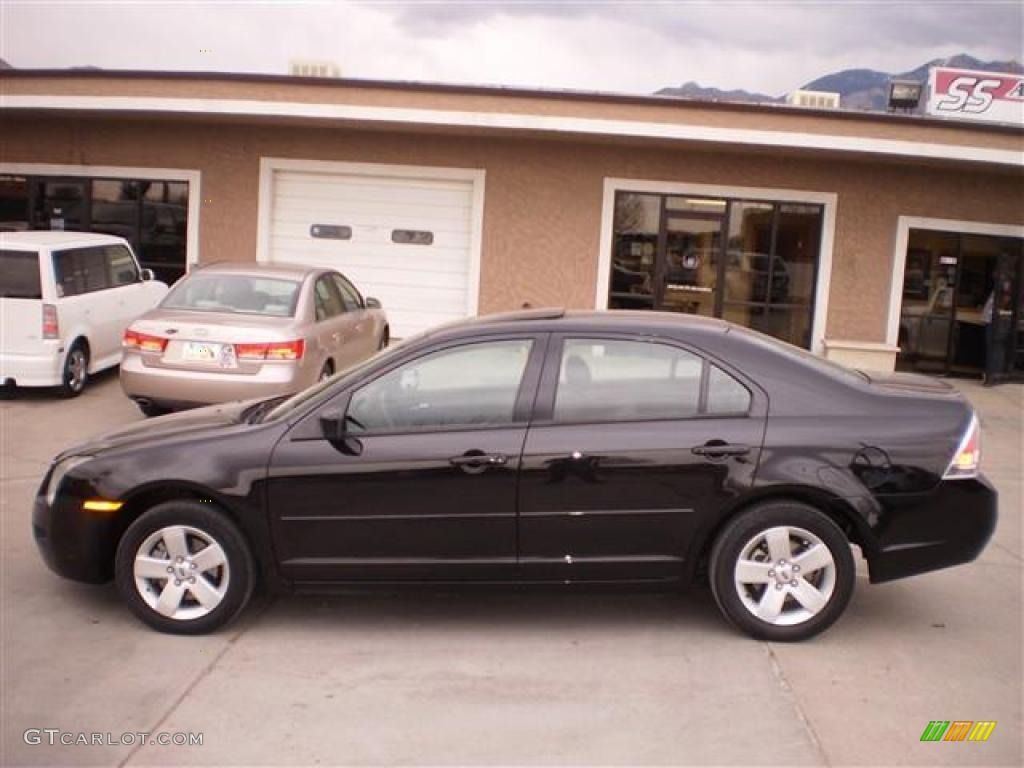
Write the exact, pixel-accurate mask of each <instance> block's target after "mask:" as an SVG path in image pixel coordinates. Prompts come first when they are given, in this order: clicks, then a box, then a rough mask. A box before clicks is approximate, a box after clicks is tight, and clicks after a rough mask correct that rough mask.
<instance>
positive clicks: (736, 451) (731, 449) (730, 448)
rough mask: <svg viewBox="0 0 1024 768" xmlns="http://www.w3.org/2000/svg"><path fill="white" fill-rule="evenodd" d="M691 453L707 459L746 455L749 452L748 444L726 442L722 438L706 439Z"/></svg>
mask: <svg viewBox="0 0 1024 768" xmlns="http://www.w3.org/2000/svg"><path fill="white" fill-rule="evenodd" d="M693 453H695V454H696V455H697V456H706V457H707V458H709V459H724V458H725V457H726V456H746V455H747V454H748V453H750V446H749V445H740V444H738V443H727V442H725V441H724V440H708V441H707V442H706V443H704V445H698V446H697V447H696V448H694V449H693Z"/></svg>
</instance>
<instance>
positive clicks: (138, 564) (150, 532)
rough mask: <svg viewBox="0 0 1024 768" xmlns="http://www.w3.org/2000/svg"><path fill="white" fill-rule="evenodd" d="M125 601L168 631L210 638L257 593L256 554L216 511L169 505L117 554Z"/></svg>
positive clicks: (148, 516)
mask: <svg viewBox="0 0 1024 768" xmlns="http://www.w3.org/2000/svg"><path fill="white" fill-rule="evenodd" d="M115 577H116V579H117V587H118V590H119V591H120V592H121V596H122V598H123V599H124V600H125V602H127V603H128V606H129V607H130V608H131V609H132V611H133V612H134V613H135V614H136V615H137V616H138V617H139V618H140V619H142V620H143V621H144V622H146V623H147V624H149V625H150V626H151V627H154V628H155V629H159V630H160V631H162V632H171V633H175V634H187V635H194V634H202V633H204V632H211V631H213V630H215V629H217V628H219V627H221V626H223V625H224V624H227V623H228V622H229V621H231V620H232V619H233V618H234V617H235V616H236V615H238V613H239V612H240V611H241V610H242V609H243V608H244V607H245V605H246V603H247V602H248V601H249V596H250V595H251V594H252V588H253V582H254V578H255V577H254V568H253V562H252V555H251V554H250V552H249V547H248V546H247V545H246V543H245V539H244V538H243V537H242V534H241V533H240V532H239V530H238V528H237V527H235V525H234V524H233V523H232V522H231V521H230V520H229V519H228V518H226V517H225V516H224V514H223V513H221V512H220V511H219V510H217V509H216V508H215V507H213V506H212V505H210V504H206V503H200V502H195V501H169V502H165V503H163V504H159V505H157V506H155V507H153V508H152V509H151V510H149V511H148V512H146V513H145V514H143V515H142V516H141V517H140V518H139V519H138V520H136V521H135V522H134V523H132V524H131V525H130V526H129V527H128V530H127V531H125V534H124V536H123V537H122V539H121V542H120V544H119V545H118V547H117V556H116V562H115Z"/></svg>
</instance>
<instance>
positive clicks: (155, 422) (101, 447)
mask: <svg viewBox="0 0 1024 768" xmlns="http://www.w3.org/2000/svg"><path fill="white" fill-rule="evenodd" d="M259 402H261V401H260V400H242V401H238V402H233V403H222V404H220V405H211V406H208V407H206V408H196V409H194V410H191V411H182V412H180V413H172V414H169V415H167V416H159V417H157V418H155V419H145V420H143V421H139V422H136V423H134V424H129V425H128V426H125V427H118V428H117V429H113V430H110V431H109V432H103V433H101V434H99V435H96V436H95V437H93V438H91V439H90V440H88V441H87V442H85V443H81V444H79V445H76V446H74V447H73V448H69V449H68V450H66V451H64V452H63V453H62V454H61V456H70V455H76V454H87V455H95V454H97V453H100V452H103V451H108V450H112V449H118V448H126V447H131V446H134V445H138V444H140V443H145V442H149V441H151V440H158V439H165V438H168V437H174V436H185V435H189V434H193V433H196V432H202V431H205V430H210V429H216V428H218V427H225V426H228V425H232V424H238V423H239V422H240V421H241V420H242V416H243V414H244V412H245V411H246V410H247V409H248V408H250V407H252V406H253V405H255V404H256V403H259ZM58 458H59V457H58Z"/></svg>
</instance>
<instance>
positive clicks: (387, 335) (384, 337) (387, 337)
mask: <svg viewBox="0 0 1024 768" xmlns="http://www.w3.org/2000/svg"><path fill="white" fill-rule="evenodd" d="M389 341H391V330H390V329H389V328H388V327H387V326H384V333H382V334H381V335H380V342H379V343H378V344H377V351H378V352H380V351H381V350H382V349H385V348H387V346H388V342H389Z"/></svg>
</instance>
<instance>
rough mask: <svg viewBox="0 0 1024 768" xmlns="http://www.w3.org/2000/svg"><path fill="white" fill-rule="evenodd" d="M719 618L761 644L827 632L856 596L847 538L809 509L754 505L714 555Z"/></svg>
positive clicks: (778, 504) (785, 503)
mask: <svg viewBox="0 0 1024 768" xmlns="http://www.w3.org/2000/svg"><path fill="white" fill-rule="evenodd" d="M710 565H711V568H710V570H711V573H710V576H711V590H712V592H713V594H714V596H715V602H717V603H718V607H719V608H720V609H721V611H722V613H724V614H725V616H726V617H727V618H728V619H729V620H730V621H732V622H733V623H734V624H736V626H738V627H739V628H740V629H742V630H743V631H744V632H746V633H747V634H749V635H752V636H754V637H756V638H759V639H762V640H780V641H791V640H804V639H806V638H808V637H812V636H814V635H816V634H818V633H819V632H821V631H823V630H824V629H826V628H827V627H828V626H830V625H831V624H832V623H833V622H834V621H835V620H836V619H838V618H839V616H840V615H841V614H842V612H843V611H844V610H845V608H846V605H847V603H849V601H850V597H851V596H852V594H853V585H854V576H855V571H856V569H855V566H854V561H853V553H852V552H851V551H850V544H849V541H847V538H846V535H845V534H844V533H843V531H842V530H841V529H840V528H839V526H837V525H836V524H835V523H834V522H833V521H832V520H831V519H829V518H828V517H827V516H826V515H824V514H822V513H821V512H819V511H818V510H816V509H814V508H813V507H810V506H808V505H806V504H800V503H798V502H790V501H781V502H779V501H776V502H767V503H764V504H759V505H757V506H755V507H752V508H751V509H749V510H747V511H746V512H744V513H743V514H741V515H740V516H739V517H737V518H736V519H735V520H733V521H732V522H730V523H729V524H728V525H727V526H726V527H725V529H724V530H723V531H722V533H721V534H720V535H719V537H718V539H717V541H716V542H715V546H714V549H713V550H712V552H711V564H710Z"/></svg>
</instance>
